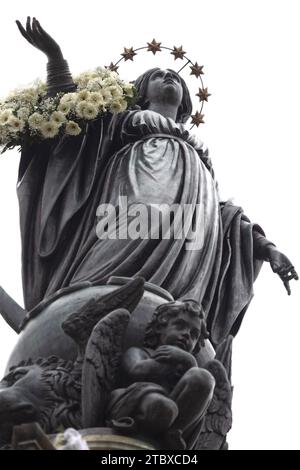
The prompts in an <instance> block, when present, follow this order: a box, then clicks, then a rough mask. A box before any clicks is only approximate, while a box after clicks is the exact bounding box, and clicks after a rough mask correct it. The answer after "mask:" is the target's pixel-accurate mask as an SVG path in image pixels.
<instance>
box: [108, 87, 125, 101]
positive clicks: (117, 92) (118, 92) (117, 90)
mask: <svg viewBox="0 0 300 470" xmlns="http://www.w3.org/2000/svg"><path fill="white" fill-rule="evenodd" d="M108 90H109V91H110V93H111V96H112V98H113V100H115V99H118V98H121V96H123V92H122V88H121V87H119V85H112V86H110V87H109V88H108Z"/></svg>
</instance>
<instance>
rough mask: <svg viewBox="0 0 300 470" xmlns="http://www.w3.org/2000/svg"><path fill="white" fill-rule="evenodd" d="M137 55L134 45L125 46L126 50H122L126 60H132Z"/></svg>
mask: <svg viewBox="0 0 300 470" xmlns="http://www.w3.org/2000/svg"><path fill="white" fill-rule="evenodd" d="M135 55H136V52H134V50H133V47H129V48H127V47H124V52H122V54H121V56H123V57H124V59H125V61H126V60H132V61H133V57H134V56H135Z"/></svg>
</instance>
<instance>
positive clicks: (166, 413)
mask: <svg viewBox="0 0 300 470" xmlns="http://www.w3.org/2000/svg"><path fill="white" fill-rule="evenodd" d="M177 415H178V408H177V405H176V403H174V401H173V400H170V398H168V397H165V396H164V395H160V394H159V393H149V395H146V396H145V397H144V398H143V400H142V401H141V403H140V405H139V412H138V414H137V415H136V416H135V419H136V421H137V422H139V423H140V424H142V425H143V428H144V429H145V430H147V431H148V432H155V433H156V434H157V433H161V432H164V431H166V430H167V429H169V428H170V426H171V425H172V424H173V422H174V421H175V419H176V417H177Z"/></svg>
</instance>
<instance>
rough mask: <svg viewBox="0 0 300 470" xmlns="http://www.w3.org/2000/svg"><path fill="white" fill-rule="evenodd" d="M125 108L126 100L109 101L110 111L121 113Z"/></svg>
mask: <svg viewBox="0 0 300 470" xmlns="http://www.w3.org/2000/svg"><path fill="white" fill-rule="evenodd" d="M126 108H127V102H126V101H125V100H116V101H113V102H112V103H111V105H110V108H109V110H110V111H111V112H112V113H122V111H125V109H126Z"/></svg>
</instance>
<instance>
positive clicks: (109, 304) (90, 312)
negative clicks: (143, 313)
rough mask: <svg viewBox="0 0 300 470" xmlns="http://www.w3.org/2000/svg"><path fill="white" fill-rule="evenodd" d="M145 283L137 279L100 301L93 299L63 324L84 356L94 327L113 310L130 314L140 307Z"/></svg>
mask: <svg viewBox="0 0 300 470" xmlns="http://www.w3.org/2000/svg"><path fill="white" fill-rule="evenodd" d="M144 284H145V281H144V279H143V278H141V277H136V278H134V279H132V280H131V281H129V282H128V283H127V284H125V285H124V286H122V287H120V288H119V289H116V290H114V291H113V292H111V293H109V294H106V295H104V296H103V297H101V298H100V299H95V298H92V299H90V300H88V301H87V302H86V303H85V304H84V305H82V306H81V307H80V309H79V310H76V311H75V312H74V313H72V314H71V315H69V317H68V318H67V319H66V320H65V321H64V322H63V324H62V328H63V330H64V332H65V333H66V334H67V335H68V336H70V337H71V338H72V339H73V340H74V341H75V342H76V343H77V344H78V346H79V349H80V352H81V353H82V354H83V353H84V350H85V346H86V344H87V342H88V339H89V337H90V335H91V332H92V330H93V328H94V326H95V325H96V324H97V323H98V321H99V320H101V319H102V318H105V317H106V315H108V314H109V313H110V312H112V311H113V310H116V309H119V308H124V309H126V310H128V311H129V312H130V313H131V312H133V310H134V309H135V308H136V306H137V305H138V303H139V301H140V300H141V298H142V297H143V294H144Z"/></svg>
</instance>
